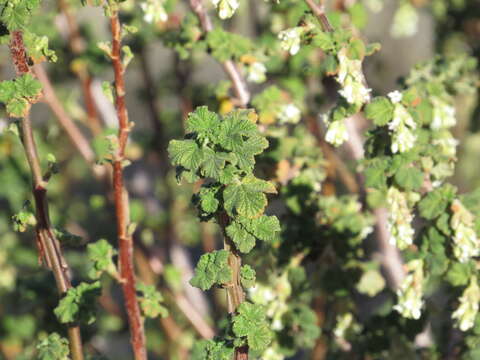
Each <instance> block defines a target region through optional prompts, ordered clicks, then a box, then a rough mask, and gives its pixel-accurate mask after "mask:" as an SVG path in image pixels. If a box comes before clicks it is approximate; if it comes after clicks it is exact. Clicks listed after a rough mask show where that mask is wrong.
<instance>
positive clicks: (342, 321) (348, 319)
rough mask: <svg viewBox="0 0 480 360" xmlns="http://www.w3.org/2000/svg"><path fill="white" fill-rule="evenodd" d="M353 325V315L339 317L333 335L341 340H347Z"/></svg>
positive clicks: (346, 314)
mask: <svg viewBox="0 0 480 360" xmlns="http://www.w3.org/2000/svg"><path fill="white" fill-rule="evenodd" d="M352 323H353V315H352V314H351V313H345V314H340V315H337V324H336V325H335V329H333V333H334V334H335V336H336V337H338V338H340V339H343V338H345V333H346V332H347V330H348V329H349V328H350V326H351V325H352Z"/></svg>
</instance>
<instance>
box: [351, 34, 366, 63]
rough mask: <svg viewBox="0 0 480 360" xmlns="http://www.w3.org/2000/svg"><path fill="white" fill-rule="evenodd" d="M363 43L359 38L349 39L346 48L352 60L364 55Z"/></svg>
mask: <svg viewBox="0 0 480 360" xmlns="http://www.w3.org/2000/svg"><path fill="white" fill-rule="evenodd" d="M365 52H366V49H365V43H364V42H363V41H362V40H361V39H359V38H353V39H351V40H350V42H349V44H348V49H347V56H348V57H349V58H350V59H352V60H363V58H364V57H365Z"/></svg>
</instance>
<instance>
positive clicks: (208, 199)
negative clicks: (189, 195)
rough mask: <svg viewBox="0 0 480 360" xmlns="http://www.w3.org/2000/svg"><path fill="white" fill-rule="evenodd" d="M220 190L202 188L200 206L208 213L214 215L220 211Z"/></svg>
mask: <svg viewBox="0 0 480 360" xmlns="http://www.w3.org/2000/svg"><path fill="white" fill-rule="evenodd" d="M217 191H218V188H214V187H202V188H201V189H200V193H199V196H200V206H201V208H202V210H203V211H205V212H207V213H214V212H215V211H217V209H218V204H219V201H218V200H217V198H216V194H217Z"/></svg>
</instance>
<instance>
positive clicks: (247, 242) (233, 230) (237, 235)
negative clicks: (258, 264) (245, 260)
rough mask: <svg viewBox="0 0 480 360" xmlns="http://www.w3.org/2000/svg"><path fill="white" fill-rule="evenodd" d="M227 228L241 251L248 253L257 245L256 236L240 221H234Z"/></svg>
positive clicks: (228, 233)
mask: <svg viewBox="0 0 480 360" xmlns="http://www.w3.org/2000/svg"><path fill="white" fill-rule="evenodd" d="M225 230H226V232H227V235H228V236H229V237H230V238H231V239H232V241H233V242H234V243H235V246H236V247H237V249H238V250H239V251H240V252H242V253H244V254H247V253H249V252H250V251H251V250H252V249H253V247H254V246H255V237H253V235H251V234H249V233H248V232H247V231H246V230H245V229H244V228H243V226H242V225H240V224H239V223H237V222H233V223H232V224H230V225H228V226H227V228H226V229H225Z"/></svg>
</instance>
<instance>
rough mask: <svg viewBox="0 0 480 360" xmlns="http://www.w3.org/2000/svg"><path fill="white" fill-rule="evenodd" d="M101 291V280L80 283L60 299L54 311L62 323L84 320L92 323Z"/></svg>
mask: <svg viewBox="0 0 480 360" xmlns="http://www.w3.org/2000/svg"><path fill="white" fill-rule="evenodd" d="M100 293H101V286H100V282H99V281H96V282H94V283H91V284H87V283H84V282H82V283H80V285H78V286H76V287H73V288H70V289H68V291H67V293H66V295H65V296H64V297H63V298H62V299H61V300H60V302H59V304H58V306H57V307H56V308H55V310H54V313H55V315H56V316H57V318H58V320H59V321H60V322H61V323H64V324H65V323H72V322H84V323H86V324H91V323H93V322H94V321H95V303H96V299H97V297H98V296H100Z"/></svg>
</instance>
